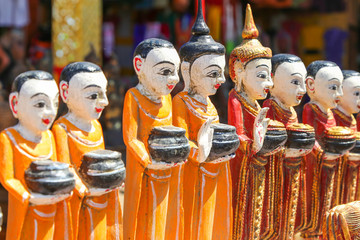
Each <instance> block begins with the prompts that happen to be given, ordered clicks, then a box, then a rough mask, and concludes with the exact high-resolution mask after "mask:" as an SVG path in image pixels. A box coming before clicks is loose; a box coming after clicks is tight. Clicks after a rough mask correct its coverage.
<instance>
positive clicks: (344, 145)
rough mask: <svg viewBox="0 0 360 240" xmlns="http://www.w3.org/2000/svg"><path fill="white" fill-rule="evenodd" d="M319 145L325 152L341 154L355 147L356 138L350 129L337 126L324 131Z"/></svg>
mask: <svg viewBox="0 0 360 240" xmlns="http://www.w3.org/2000/svg"><path fill="white" fill-rule="evenodd" d="M321 143H322V145H323V146H322V147H323V148H324V150H325V152H328V153H335V154H343V153H345V152H346V151H349V150H351V149H352V148H353V147H354V146H355V143H356V138H355V135H354V132H353V131H352V130H351V129H350V128H347V127H340V126H337V127H331V128H329V129H326V131H325V137H324V139H323V140H322V141H321Z"/></svg>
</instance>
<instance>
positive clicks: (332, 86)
mask: <svg viewBox="0 0 360 240" xmlns="http://www.w3.org/2000/svg"><path fill="white" fill-rule="evenodd" d="M329 89H330V90H333V91H336V90H337V89H338V86H337V85H331V86H330V87H329Z"/></svg>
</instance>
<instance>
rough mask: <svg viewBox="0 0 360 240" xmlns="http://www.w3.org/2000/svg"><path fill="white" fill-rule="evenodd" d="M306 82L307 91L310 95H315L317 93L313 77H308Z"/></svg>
mask: <svg viewBox="0 0 360 240" xmlns="http://www.w3.org/2000/svg"><path fill="white" fill-rule="evenodd" d="M305 81H306V90H307V91H308V92H309V93H314V92H315V81H314V78H312V77H307V78H306V80H305Z"/></svg>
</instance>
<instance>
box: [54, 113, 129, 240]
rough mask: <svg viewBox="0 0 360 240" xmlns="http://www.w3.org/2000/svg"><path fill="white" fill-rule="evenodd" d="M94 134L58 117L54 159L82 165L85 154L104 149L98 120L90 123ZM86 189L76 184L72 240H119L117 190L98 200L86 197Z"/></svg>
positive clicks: (72, 206)
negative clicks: (55, 156) (56, 157)
mask: <svg viewBox="0 0 360 240" xmlns="http://www.w3.org/2000/svg"><path fill="white" fill-rule="evenodd" d="M92 125H93V127H94V129H95V130H94V131H92V132H89V133H88V132H85V131H82V130H81V129H79V128H77V127H76V126H74V125H73V124H72V123H71V122H69V121H68V120H67V119H66V118H65V117H61V118H59V119H58V120H57V121H56V122H55V124H54V126H53V128H52V131H53V134H54V137H55V140H56V150H57V156H58V159H59V161H60V162H64V163H68V164H70V166H72V167H73V168H75V169H78V168H79V167H80V165H81V159H82V155H83V154H84V153H87V152H90V151H93V150H97V149H104V141H103V133H102V129H101V125H100V123H99V122H98V121H96V120H93V121H92ZM84 190H85V186H84V183H82V181H77V182H76V186H75V189H74V193H73V196H72V198H71V200H70V205H71V213H72V224H73V229H74V239H79V240H83V239H106V240H110V239H111V240H112V239H114V240H115V239H116V240H117V239H122V212H121V205H120V198H119V191H118V190H114V191H111V192H109V193H107V194H104V195H101V196H98V197H85V196H84Z"/></svg>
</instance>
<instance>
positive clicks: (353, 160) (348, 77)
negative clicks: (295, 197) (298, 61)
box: [332, 70, 360, 205]
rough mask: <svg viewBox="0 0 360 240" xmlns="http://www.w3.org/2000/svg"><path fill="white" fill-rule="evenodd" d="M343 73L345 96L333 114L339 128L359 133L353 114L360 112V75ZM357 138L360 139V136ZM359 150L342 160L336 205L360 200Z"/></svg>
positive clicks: (333, 110)
mask: <svg viewBox="0 0 360 240" xmlns="http://www.w3.org/2000/svg"><path fill="white" fill-rule="evenodd" d="M342 73H343V75H344V81H343V88H342V89H343V92H344V95H343V96H342V97H340V101H339V104H338V105H337V107H336V108H334V109H332V112H333V114H334V117H335V120H336V125H337V126H343V127H349V128H351V129H352V130H353V131H357V129H356V119H355V118H354V116H353V114H355V113H358V112H359V111H360V73H358V72H356V71H351V70H343V71H342ZM357 136H359V137H360V135H357ZM358 150H359V149H358V148H357V147H355V148H353V149H352V150H351V151H350V153H349V154H346V155H344V156H343V157H342V158H341V161H340V165H339V169H338V172H337V173H338V176H337V177H338V179H336V180H337V181H338V184H337V186H338V189H337V196H336V197H337V202H336V203H335V204H334V205H338V204H345V203H348V202H353V201H355V200H360V198H359V197H360V196H359V194H360V192H359V190H360V189H359V187H360V185H359V184H358V178H359V176H358V175H359V167H360V165H359V164H360V155H359V153H360V151H359V152H358ZM358 189H359V190H358ZM333 199H334V198H333Z"/></svg>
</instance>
